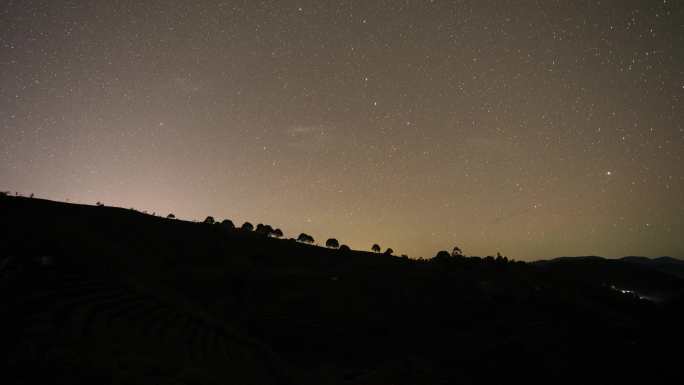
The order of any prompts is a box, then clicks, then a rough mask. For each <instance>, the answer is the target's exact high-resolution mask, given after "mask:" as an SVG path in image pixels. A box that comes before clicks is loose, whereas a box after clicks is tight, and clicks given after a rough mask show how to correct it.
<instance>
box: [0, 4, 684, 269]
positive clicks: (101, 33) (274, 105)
mask: <svg viewBox="0 0 684 385" xmlns="http://www.w3.org/2000/svg"><path fill="white" fill-rule="evenodd" d="M683 63H684V3H682V2H678V1H573V2H568V1H438V0H435V1H345V2H342V1H340V2H333V1H199V2H179V1H144V2H143V1H92V2H80V1H9V2H5V3H3V5H0V134H1V135H0V189H2V190H11V191H19V192H21V193H23V194H29V193H35V194H36V196H39V197H46V198H50V199H57V200H66V199H68V200H69V201H72V202H86V203H95V202H96V201H102V202H104V203H106V204H108V205H116V206H122V207H134V208H136V209H139V210H146V211H148V212H156V213H159V214H163V215H166V214H168V213H170V212H173V213H174V214H176V216H178V217H180V218H184V219H200V220H201V219H203V218H204V217H206V216H207V215H213V216H214V217H216V218H218V219H222V218H230V219H232V220H233V221H234V222H236V223H238V224H239V223H241V222H243V221H246V220H248V221H250V222H252V223H259V222H263V223H268V224H271V225H274V226H277V227H280V228H282V229H283V231H284V232H285V235H286V236H288V237H296V236H297V235H298V234H299V233H300V232H307V233H309V234H311V235H313V236H314V237H315V238H316V240H317V241H319V242H324V241H325V239H326V238H328V237H336V238H338V239H339V240H340V242H341V243H344V244H348V245H349V246H351V247H352V248H358V249H366V250H367V249H369V248H370V246H371V245H372V244H373V243H376V242H377V243H379V244H380V245H381V246H383V248H385V247H392V248H393V249H394V250H395V252H396V253H399V254H402V253H406V254H409V255H410V256H412V257H431V256H433V255H434V254H435V253H436V252H437V251H438V250H441V249H448V250H451V248H452V247H453V246H454V245H459V246H460V247H461V248H462V249H463V250H464V251H465V252H466V253H467V254H471V255H473V254H474V255H487V254H495V253H496V252H497V251H500V252H502V253H503V254H506V255H509V256H510V257H513V258H516V259H523V260H527V259H536V258H542V257H551V256H559V255H589V254H596V255H604V256H622V255H650V256H655V255H672V256H684V236H683V235H684V223H683V222H682V218H684V199H682V197H684V168H683V167H682V164H683V163H682V156H683V154H684V125H683V123H682V122H683V121H684V108H683V107H682V106H683V102H682V97H683V96H684V65H683Z"/></svg>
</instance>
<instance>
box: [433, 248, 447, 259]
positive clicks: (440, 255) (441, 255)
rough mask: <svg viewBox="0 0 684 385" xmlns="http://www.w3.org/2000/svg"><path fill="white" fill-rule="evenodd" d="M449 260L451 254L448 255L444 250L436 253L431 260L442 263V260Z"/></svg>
mask: <svg viewBox="0 0 684 385" xmlns="http://www.w3.org/2000/svg"><path fill="white" fill-rule="evenodd" d="M449 258H451V254H449V252H448V251H446V250H441V251H440V252H438V253H437V255H435V257H434V258H433V259H435V260H437V261H443V260H448V259H449Z"/></svg>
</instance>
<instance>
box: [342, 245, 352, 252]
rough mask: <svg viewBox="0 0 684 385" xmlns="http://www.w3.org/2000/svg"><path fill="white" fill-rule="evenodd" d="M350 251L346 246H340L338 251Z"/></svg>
mask: <svg viewBox="0 0 684 385" xmlns="http://www.w3.org/2000/svg"><path fill="white" fill-rule="evenodd" d="M350 250H351V249H350V248H349V246H347V245H342V246H340V251H350Z"/></svg>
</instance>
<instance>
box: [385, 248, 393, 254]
mask: <svg viewBox="0 0 684 385" xmlns="http://www.w3.org/2000/svg"><path fill="white" fill-rule="evenodd" d="M392 253H394V250H392V249H391V248H387V250H385V254H387V255H392Z"/></svg>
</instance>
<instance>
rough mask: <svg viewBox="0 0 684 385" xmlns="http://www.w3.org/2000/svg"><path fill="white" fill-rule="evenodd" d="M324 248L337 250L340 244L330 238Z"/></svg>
mask: <svg viewBox="0 0 684 385" xmlns="http://www.w3.org/2000/svg"><path fill="white" fill-rule="evenodd" d="M325 247H330V248H331V249H337V248H338V247H340V243H339V242H338V241H337V239H335V238H330V239H328V240H327V241H325Z"/></svg>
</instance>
